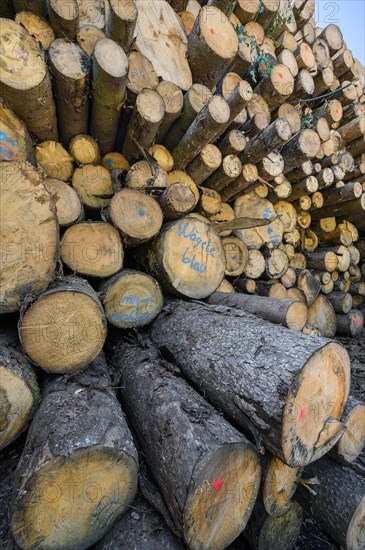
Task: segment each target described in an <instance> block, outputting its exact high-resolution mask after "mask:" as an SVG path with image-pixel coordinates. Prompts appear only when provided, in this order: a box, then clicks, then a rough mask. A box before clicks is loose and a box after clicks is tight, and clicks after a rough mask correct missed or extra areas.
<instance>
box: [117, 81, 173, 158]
mask: <svg viewBox="0 0 365 550" xmlns="http://www.w3.org/2000/svg"><path fill="white" fill-rule="evenodd" d="M164 114H165V104H164V100H163V99H162V97H161V96H160V95H159V94H158V93H157V92H155V91H154V90H149V89H147V88H145V89H144V90H142V91H141V92H140V93H139V94H138V96H137V99H136V104H135V106H134V110H133V114H132V117H131V120H130V122H129V124H128V128H127V135H126V138H125V140H124V143H123V148H122V153H123V155H124V156H125V157H126V158H127V159H128V161H129V162H132V161H133V160H138V158H140V157H141V156H142V153H141V149H140V148H141V147H143V148H144V149H147V150H148V149H149V148H150V147H151V145H153V142H154V140H155V138H156V135H157V132H158V129H159V127H160V124H161V122H162V120H163V117H164Z"/></svg>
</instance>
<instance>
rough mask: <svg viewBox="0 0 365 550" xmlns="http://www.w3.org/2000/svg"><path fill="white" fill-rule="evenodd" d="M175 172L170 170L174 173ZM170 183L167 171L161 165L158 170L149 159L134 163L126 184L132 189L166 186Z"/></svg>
mask: <svg viewBox="0 0 365 550" xmlns="http://www.w3.org/2000/svg"><path fill="white" fill-rule="evenodd" d="M173 173H174V172H170V174H173ZM167 183H168V178H167V173H166V171H165V170H164V169H163V168H162V167H161V166H159V167H158V170H156V169H155V168H154V167H152V166H151V164H150V163H149V162H148V161H147V160H140V161H138V162H136V163H135V164H133V165H132V166H131V167H130V169H129V170H128V173H127V175H126V177H125V186H126V187H130V188H131V189H138V190H139V191H142V190H145V189H146V188H147V187H162V188H164V187H166V186H167Z"/></svg>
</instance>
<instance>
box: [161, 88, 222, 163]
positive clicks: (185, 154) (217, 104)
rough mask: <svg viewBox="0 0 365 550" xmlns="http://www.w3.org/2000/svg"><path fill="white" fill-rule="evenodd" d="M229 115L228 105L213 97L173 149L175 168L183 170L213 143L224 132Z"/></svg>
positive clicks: (217, 97) (219, 98)
mask: <svg viewBox="0 0 365 550" xmlns="http://www.w3.org/2000/svg"><path fill="white" fill-rule="evenodd" d="M229 115H230V109H229V106H228V103H227V102H226V101H225V100H224V99H223V98H222V97H221V96H218V95H215V96H213V97H212V98H211V99H210V100H209V101H208V103H207V105H205V107H203V108H202V110H201V111H200V113H199V114H198V115H197V117H196V118H195V120H194V122H193V123H192V124H191V125H190V126H189V129H188V131H187V132H186V134H185V135H184V137H183V138H182V139H181V141H180V142H179V143H178V144H177V146H176V147H175V148H174V149H173V151H172V153H171V154H172V156H173V158H174V163H175V168H177V169H180V170H182V169H184V168H185V167H186V166H187V165H188V164H190V162H191V161H192V160H194V158H195V157H196V156H197V155H198V154H199V153H200V152H201V151H202V149H203V148H204V146H205V145H206V144H208V143H212V142H214V141H215V140H216V139H217V138H218V137H219V136H220V135H221V133H223V131H224V130H225V128H226V124H227V122H228V120H229Z"/></svg>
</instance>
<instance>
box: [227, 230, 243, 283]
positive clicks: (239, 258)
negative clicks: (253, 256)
mask: <svg viewBox="0 0 365 550" xmlns="http://www.w3.org/2000/svg"><path fill="white" fill-rule="evenodd" d="M222 244H223V248H224V254H225V259H226V270H225V275H226V277H237V276H239V275H242V273H243V272H244V271H245V269H246V266H247V264H248V249H247V246H246V245H245V244H244V243H243V242H242V241H240V240H239V239H237V237H224V238H223V239H222Z"/></svg>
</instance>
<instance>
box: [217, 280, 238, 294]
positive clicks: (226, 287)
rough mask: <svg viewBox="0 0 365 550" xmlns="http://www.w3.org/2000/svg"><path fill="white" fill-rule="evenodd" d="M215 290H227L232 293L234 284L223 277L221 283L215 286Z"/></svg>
mask: <svg viewBox="0 0 365 550" xmlns="http://www.w3.org/2000/svg"><path fill="white" fill-rule="evenodd" d="M217 292H228V293H231V292H232V293H233V292H235V289H234V286H233V285H232V284H231V283H230V282H229V281H227V279H223V281H222V282H221V284H220V285H219V287H218V288H217Z"/></svg>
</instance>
